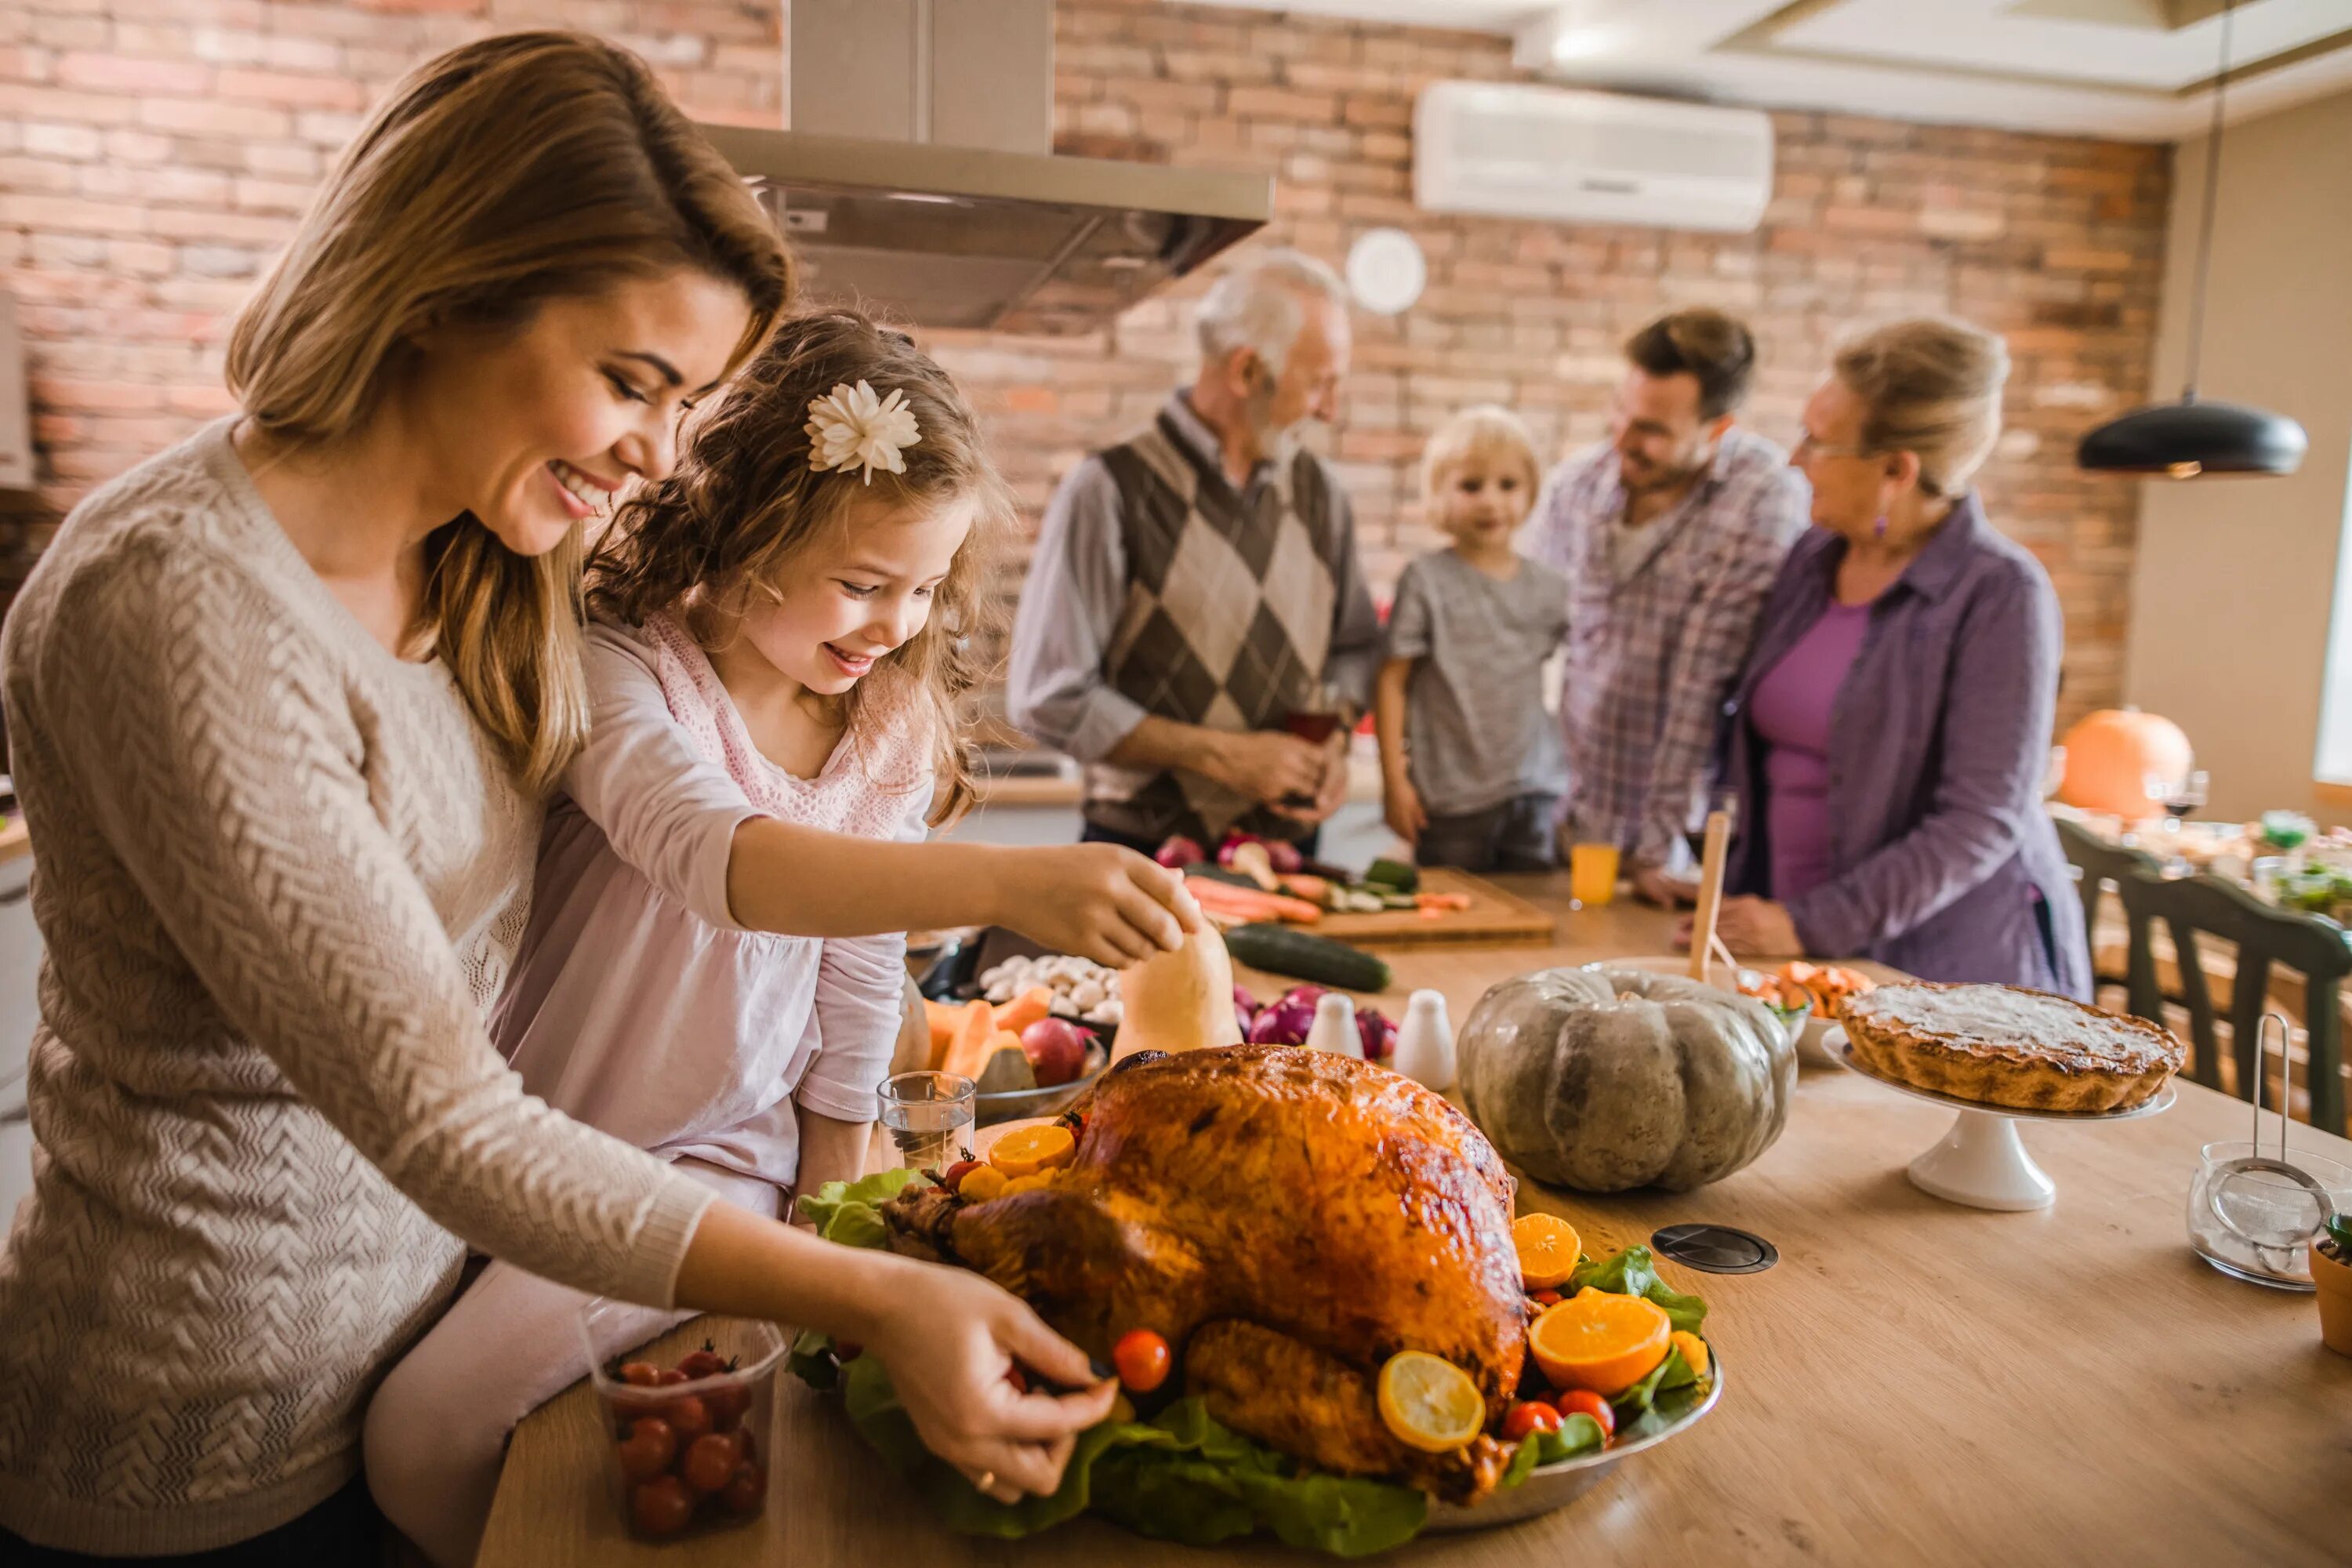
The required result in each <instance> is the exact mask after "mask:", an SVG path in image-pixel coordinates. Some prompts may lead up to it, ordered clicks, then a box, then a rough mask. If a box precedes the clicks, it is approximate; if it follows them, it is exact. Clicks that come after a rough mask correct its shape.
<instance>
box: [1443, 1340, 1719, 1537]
mask: <svg viewBox="0 0 2352 1568" xmlns="http://www.w3.org/2000/svg"><path fill="white" fill-rule="evenodd" d="M1706 1348H1707V1360H1708V1362H1709V1363H1710V1364H1709V1366H1708V1368H1707V1376H1706V1380H1705V1383H1706V1387H1705V1391H1704V1392H1701V1391H1700V1387H1699V1385H1698V1384H1692V1385H1690V1386H1689V1387H1687V1388H1677V1389H1673V1390H1671V1391H1669V1392H1667V1393H1665V1394H1660V1395H1659V1396H1658V1399H1657V1404H1658V1405H1659V1406H1660V1407H1661V1408H1662V1409H1664V1410H1665V1412H1666V1414H1667V1415H1668V1416H1669V1417H1670V1422H1669V1425H1668V1426H1666V1427H1665V1428H1664V1430H1662V1431H1657V1432H1653V1433H1651V1434H1650V1435H1649V1436H1646V1437H1636V1438H1634V1439H1633V1441H1631V1442H1627V1443H1615V1444H1612V1445H1611V1446H1609V1447H1605V1448H1602V1449H1601V1450H1600V1451H1599V1452H1598V1453H1591V1454H1580V1455H1578V1456H1577V1457H1576V1458H1573V1459H1562V1460H1561V1461H1560V1462H1559V1464H1557V1465H1546V1466H1544V1467H1543V1468H1540V1469H1538V1470H1531V1471H1529V1472H1528V1479H1526V1480H1523V1481H1521V1482H1520V1483H1519V1484H1518V1485H1517V1486H1516V1487H1513V1488H1512V1489H1510V1490H1508V1491H1498V1492H1496V1493H1495V1494H1494V1495H1493V1496H1492V1497H1490V1498H1488V1499H1486V1501H1484V1502H1480V1503H1474V1504H1471V1505H1469V1506H1466V1507H1465V1506H1464V1505H1462V1504H1460V1503H1447V1502H1441V1503H1433V1504H1431V1505H1430V1510H1429V1521H1428V1522H1427V1523H1426V1524H1424V1525H1423V1526H1422V1529H1423V1531H1441V1530H1444V1531H1453V1530H1486V1529H1488V1528H1489V1527H1491V1526H1494V1525H1498V1524H1516V1523H1517V1522H1518V1521H1521V1520H1523V1519H1534V1518H1536V1517H1537V1516H1538V1515H1539V1514H1547V1513H1553V1512H1557V1511H1558V1510H1560V1509H1564V1508H1566V1507H1567V1506H1568V1505H1569V1504H1570V1503H1572V1502H1574V1501H1575V1500H1577V1499H1578V1498H1580V1497H1582V1496H1583V1495H1584V1494H1585V1493H1586V1492H1589V1491H1591V1489H1593V1488H1594V1487H1597V1486H1599V1485H1600V1484H1601V1480H1602V1479H1603V1478H1604V1477H1606V1476H1607V1475H1608V1474H1609V1472H1610V1471H1612V1470H1613V1469H1615V1468H1617V1467H1618V1466H1619V1465H1620V1464H1622V1463H1623V1462H1624V1461H1625V1460H1627V1459H1630V1458H1633V1456H1634V1455H1636V1454H1639V1453H1642V1452H1643V1451H1645V1450H1647V1449H1650V1448H1654V1447H1657V1446H1658V1445H1659V1444H1661V1443H1663V1442H1665V1441H1666V1440H1667V1439H1668V1438H1670V1437H1678V1436H1682V1434H1683V1433H1685V1432H1686V1431H1688V1430H1690V1428H1691V1427H1692V1426H1696V1425H1697V1423H1698V1420H1699V1418H1700V1417H1701V1416H1703V1415H1706V1413H1707V1412H1708V1411H1710V1410H1712V1409H1714V1408H1715V1406H1716V1404H1717V1401H1719V1400H1720V1399H1722V1397H1723V1358H1722V1356H1720V1355H1719V1354H1717V1353H1716V1348H1715V1343H1714V1342H1713V1341H1711V1340H1710V1341H1709V1342H1707V1347H1706Z"/></svg>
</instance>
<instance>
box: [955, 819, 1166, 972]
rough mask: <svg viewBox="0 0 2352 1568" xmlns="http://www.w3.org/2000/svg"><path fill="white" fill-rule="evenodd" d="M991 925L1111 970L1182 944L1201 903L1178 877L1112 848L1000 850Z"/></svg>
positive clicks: (1132, 853)
mask: <svg viewBox="0 0 2352 1568" xmlns="http://www.w3.org/2000/svg"><path fill="white" fill-rule="evenodd" d="M1002 853H1003V856H1004V862H1003V871H1002V872H1000V873H999V875H998V877H997V884H998V907H997V911H996V916H995V922H994V923H996V924H998V925H1003V926H1010V927H1012V928H1013V930H1014V931H1019V932H1020V933H1021V934H1022V935H1024V936H1025V937H1028V938H1029V939H1030V940H1031V941H1033V942H1042V943H1043V944H1044V945H1045V947H1047V948H1049V949H1051V950H1052V951H1053V952H1070V953H1076V955H1077V956H1079V957H1080V958H1086V959H1091V960H1093V961H1094V962H1095V963H1101V964H1107V965H1108V966H1109V967H1111V968H1113V969H1124V968H1126V967H1127V966H1128V965H1129V964H1130V963H1141V962H1142V961H1143V960H1144V959H1147V958H1150V956H1151V955H1152V954H1153V953H1155V952H1161V951H1163V950H1165V951H1168V952H1173V951H1175V950H1176V949H1177V948H1179V947H1181V946H1182V945H1183V944H1184V933H1185V932H1186V931H1199V930H1200V929H1201V925H1202V918H1201V906H1200V905H1198V904H1196V903H1194V902H1193V901H1192V894H1191V893H1189V892H1187V891H1185V889H1184V879H1183V877H1182V876H1181V874H1180V873H1178V872H1175V871H1171V870H1170V869H1168V868H1166V867H1164V866H1160V865H1155V864H1154V863H1153V862H1151V861H1150V860H1148V859H1146V858H1143V857H1142V856H1140V855H1138V854H1137V853H1136V852H1135V851H1134V850H1132V849H1125V848H1121V847H1119V846H1118V845H1116V844H1072V845H1067V846H1055V847H1050V848H1036V849H1006V850H1003V852H1002Z"/></svg>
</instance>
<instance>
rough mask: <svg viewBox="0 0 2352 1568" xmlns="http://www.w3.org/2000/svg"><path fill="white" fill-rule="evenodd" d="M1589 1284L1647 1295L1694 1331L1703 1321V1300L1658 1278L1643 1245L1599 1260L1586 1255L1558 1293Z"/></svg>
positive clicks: (1572, 1292)
mask: <svg viewBox="0 0 2352 1568" xmlns="http://www.w3.org/2000/svg"><path fill="white" fill-rule="evenodd" d="M1588 1285H1590V1286H1591V1287H1592V1288H1593V1289H1596V1290H1608V1291H1612V1292H1613V1293H1615V1294H1617V1295H1620V1296H1647V1297H1648V1298H1649V1299H1650V1300H1653V1301H1655V1302H1656V1303H1657V1304H1658V1305H1659V1306H1660V1307H1661V1308H1663V1309H1664V1310H1665V1314H1666V1316H1667V1317H1668V1318H1669V1319H1671V1320H1672V1321H1673V1322H1674V1325H1675V1327H1676V1328H1678V1329H1684V1330H1687V1331H1689V1332H1691V1333H1694V1334H1696V1333H1697V1332H1698V1326H1699V1325H1700V1324H1701V1323H1703V1322H1705V1321H1706V1302H1705V1301H1702V1300H1699V1299H1698V1298H1697V1297H1696V1296H1685V1295H1684V1294H1683V1293H1682V1292H1681V1291H1679V1290H1677V1289H1674V1288H1673V1287H1672V1286H1670V1285H1668V1284H1667V1283H1666V1282H1665V1281H1664V1279H1659V1278H1658V1268H1657V1264H1656V1263H1655V1262H1654V1260H1653V1259H1652V1258H1651V1257H1650V1249H1649V1248H1648V1247H1626V1248H1624V1249H1623V1250H1622V1251H1621V1252H1615V1253H1612V1254H1611V1255H1610V1256H1609V1257H1607V1258H1601V1259H1600V1260H1599V1261H1598V1262H1595V1261H1593V1260H1592V1259H1591V1258H1587V1259H1586V1260H1585V1261H1584V1262H1582V1263H1580V1264H1579V1265H1578V1266H1577V1269H1576V1272H1575V1274H1574V1275H1572V1276H1571V1277H1570V1279H1569V1281H1568V1288H1567V1289H1564V1290H1563V1291H1561V1292H1560V1294H1562V1295H1564V1296H1573V1295H1575V1294H1576V1293H1577V1292H1578V1291H1579V1290H1581V1289H1584V1288H1585V1287H1586V1286H1588Z"/></svg>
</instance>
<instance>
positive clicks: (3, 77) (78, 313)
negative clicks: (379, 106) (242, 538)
mask: <svg viewBox="0 0 2352 1568" xmlns="http://www.w3.org/2000/svg"><path fill="white" fill-rule="evenodd" d="M530 26H577V27H584V28H588V29H591V30H593V31H595V32H599V33H602V34H604V35H606V36H608V37H614V38H616V39H618V40H620V41H621V42H623V43H625V44H627V45H628V46H629V47H632V48H634V49H635V50H637V51H638V52H639V53H640V54H642V55H643V56H644V57H645V58H646V59H647V60H648V61H650V62H651V63H652V64H653V66H654V68H656V70H657V71H658V72H659V73H660V74H661V77H662V79H663V80H664V81H665V82H666V83H667V85H668V87H669V89H670V90H671V91H672V92H673V93H675V94H676V95H677V98H678V100H679V101H680V102H682V103H684V104H686V105H687V106H688V110H690V111H691V112H693V113H694V114H696V115H697V116H698V117H700V118H703V119H707V120H740V121H751V122H756V123H760V124H767V125H773V124H775V123H777V122H778V121H779V118H780V116H781V115H782V107H781V100H782V79H783V68H782V60H783V56H782V42H781V38H782V7H781V6H780V5H775V4H767V3H762V0H328V3H324V4H307V3H289V0H6V4H5V5H0V287H5V288H6V289H10V290H11V291H13V292H14V293H15V294H16V299H17V301H18V306H19V316H20V318H21V321H22V323H23V328H24V331H25V335H26V340H27V345H26V346H27V356H28V360H29V364H28V369H29V372H30V375H31V381H32V401H33V416H34V441H35V447H36V451H37V456H38V460H39V477H40V485H39V489H38V493H37V496H36V497H35V498H34V501H33V504H32V506H31V507H30V508H29V509H28V510H27V509H20V510H17V511H16V512H14V513H9V514H0V602H5V595H6V594H7V593H8V592H10V591H11V590H13V588H14V586H15V584H16V582H18V581H19V580H21V578H22V575H23V574H24V572H25V570H26V568H27V567H28V566H29V564H30V562H31V559H32V557H33V555H34V554H35V552H37V551H38V549H39V547H40V545H41V544H42V543H43V542H45V541H46V540H47V537H48V535H49V533H50V532H51V531H52V530H53V529H54V526H55V523H56V522H57V521H58V519H60V518H61V517H62V516H63V515H64V512H65V510H67V509H68V508H69V507H70V506H71V505H72V504H73V502H74V501H75V500H77V499H79V497H80V496H81V495H82V493H83V492H85V491H86V490H88V489H90V488H91V487H92V486H93V485H94V484H96V483H97V482H98V481H100V480H102V479H107V478H108V477H110V476H111V475H113V474H115V473H118V472H120V471H121V469H123V468H127V467H129V466H130V465H131V464H132V463H134V462H136V461H138V460H139V459H140V458H143V457H146V456H148V455H149V454H151V453H152V452H154V451H156V450H158V449H159V448H161V447H164V446H167V445H169V444H170V443H171V442H173V441H174V440H176V439H178V438H179V437H181V436H182V435H184V433H186V432H187V431H188V430H189V429H190V428H191V427H193V426H194V425H196V424H197V423H199V422H201V421H202V420H204V419H206V418H209V417H211V416H214V415H215V414H219V413H222V412H225V411H226V410H227V409H228V407H229V406H230V405H229V401H228V397H227V395H226V392H224V391H223V390H222V387H221V358H222V354H223V353H224V351H225V349H226V339H227V329H228V322H229V321H230V319H231V317H232V316H233V315H234V313H235V311H236V306H237V304H238V303H239V302H240V301H241V300H243V299H244V298H245V295H246V293H247V290H248V289H250V288H251V287H252V285H253V283H254V281H255V279H256V278H257V275H258V274H259V272H260V271H261V270H262V269H263V268H265V267H266V266H267V264H268V259H269V258H270V256H271V255H272V254H273V253H274V252H275V251H276V250H277V249H278V247H280V246H281V245H282V244H283V243H284V241H285V240H286V238H287V237H288V236H289V234H290V233H291V232H292V229H293V226H294V222H295V219H296V217H297V216H299V213H300V211H301V208H302V206H303V205H304V203H305V202H306V201H308V199H309V197H310V190H311V187H312V186H313V185H314V184H316V183H317V181H318V179H319V177H320V174H322V173H323V172H324V170H325V168H326V167H327V165H328V163H330V162H331V160H332V158H333V156H334V154H335V153H336V151H337V149H339V148H341V146H342V145H343V143H344V142H346V141H348V140H349V139H350V137H351V135H352V132H354V131H356V130H357V129H358V126H359V123H360V119H361V116H362V111H363V110H365V109H366V108H367V107H368V105H369V104H371V103H372V102H373V100H374V99H375V98H376V96H377V95H378V94H379V93H380V92H381V91H382V90H383V88H384V87H385V86H386V85H387V84H388V83H390V82H391V81H392V80H393V79H394V78H396V77H398V76H399V75H400V73H401V72H402V71H404V70H405V69H407V68H408V67H410V66H411V65H413V64H415V63H416V62H417V61H418V60H421V59H424V58H427V57H429V56H431V55H433V54H435V53H436V52H438V51H439V50H441V49H444V48H446V47H449V46H450V45H452V44H456V43H459V42H462V41H463V40H465V39H467V38H471V37H478V36H480V35H482V34H484V33H490V32H505V31H510V30H513V29H516V28H520V27H530Z"/></svg>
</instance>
